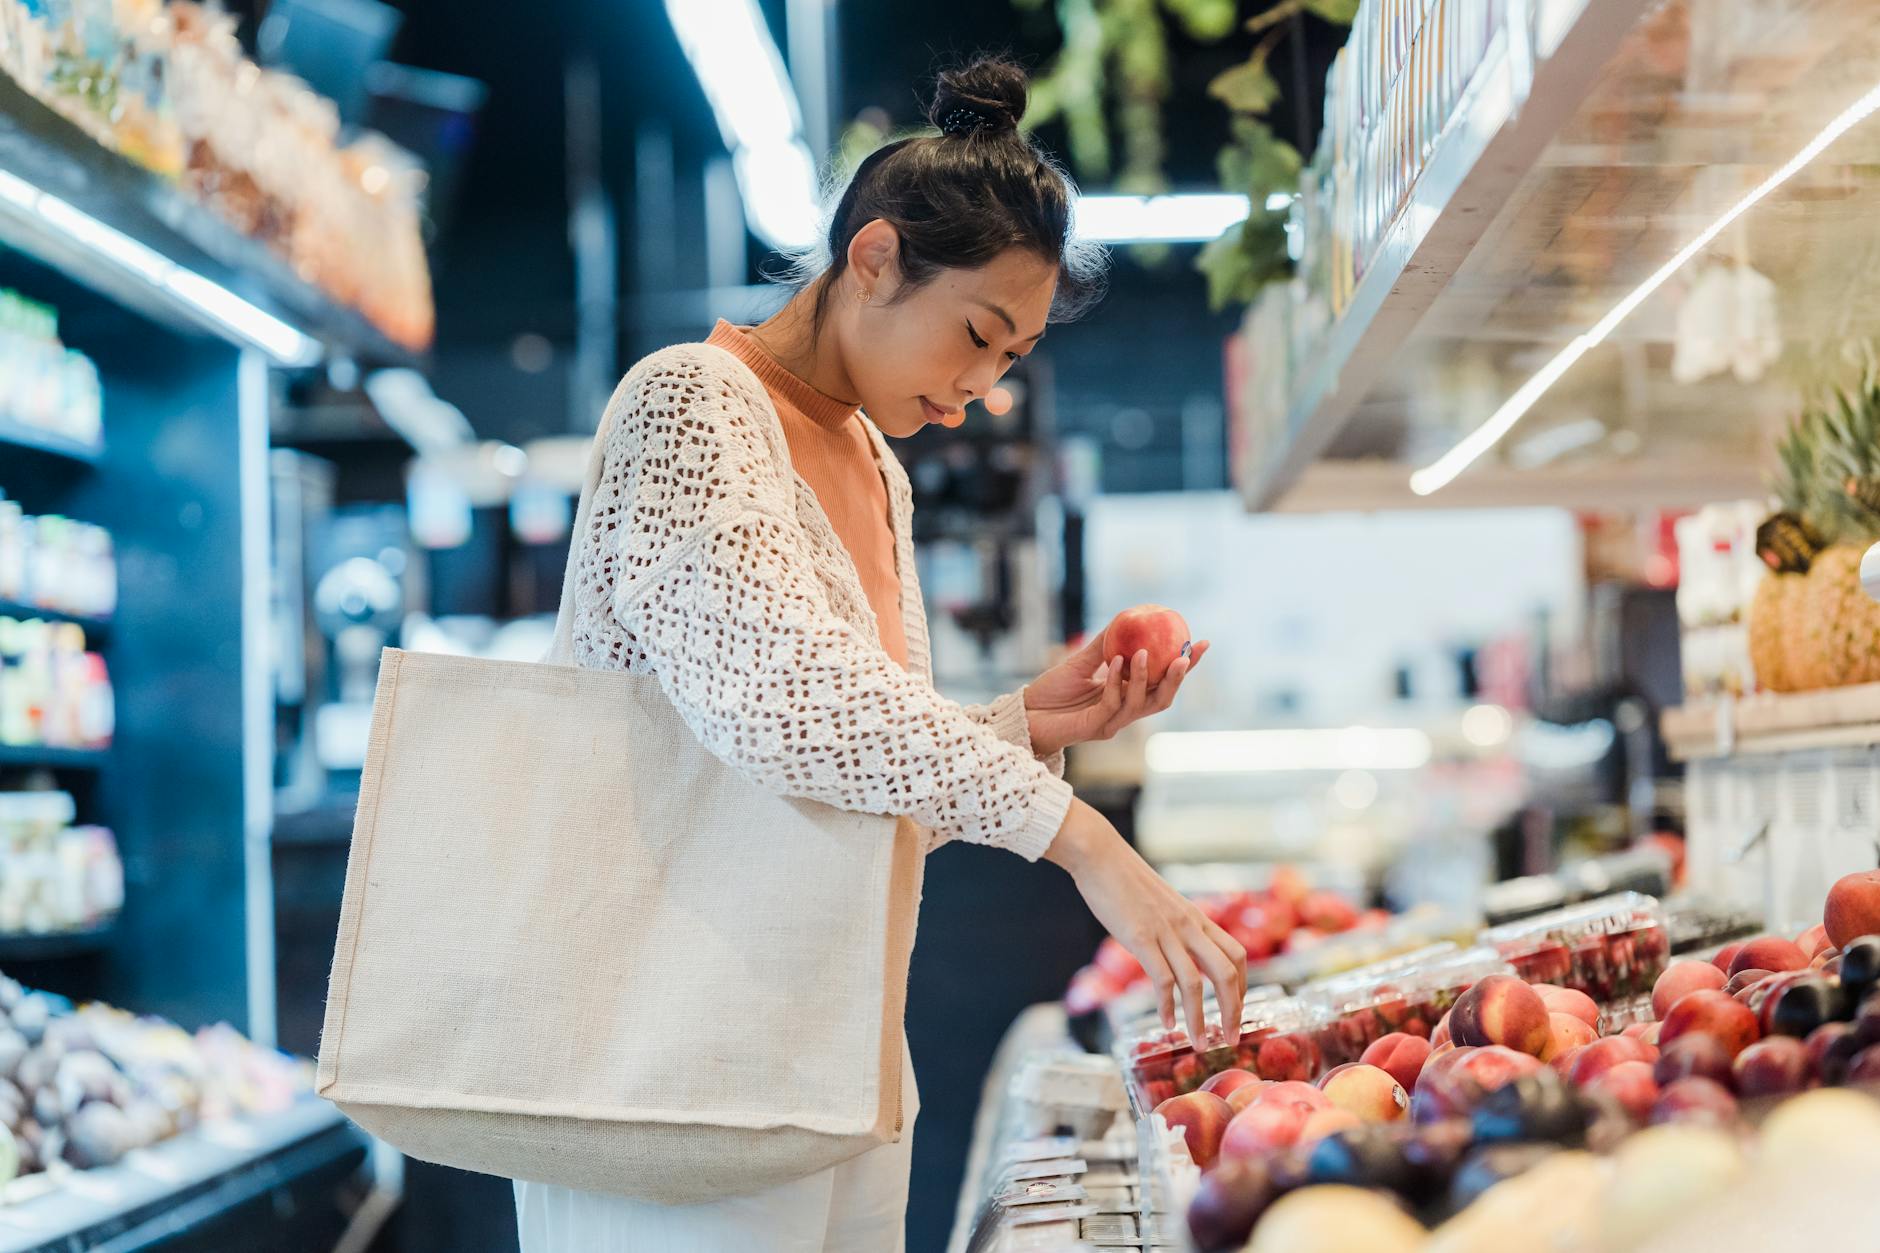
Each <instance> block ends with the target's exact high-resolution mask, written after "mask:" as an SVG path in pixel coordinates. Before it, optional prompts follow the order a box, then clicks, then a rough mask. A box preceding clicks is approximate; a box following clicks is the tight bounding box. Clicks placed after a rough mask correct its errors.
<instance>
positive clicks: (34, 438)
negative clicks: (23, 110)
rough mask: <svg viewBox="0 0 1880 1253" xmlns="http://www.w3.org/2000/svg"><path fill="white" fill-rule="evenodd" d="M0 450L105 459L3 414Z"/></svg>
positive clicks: (94, 448) (98, 449)
mask: <svg viewBox="0 0 1880 1253" xmlns="http://www.w3.org/2000/svg"><path fill="white" fill-rule="evenodd" d="M0 81H4V80H0ZM0 449H10V450H13V451H16V452H24V453H43V454H45V455H46V456H49V457H61V458H64V459H65V460H68V461H79V462H84V463H86V464H88V465H89V464H94V463H96V462H99V461H102V460H103V459H104V447H103V445H101V444H95V443H86V442H84V441H82V440H76V439H72V438H71V437H69V436H66V435H61V434H60V433H58V432H56V431H46V430H41V429H39V428H38V427H35V426H29V425H27V424H26V423H24V422H19V421H16V420H14V419H12V418H8V417H4V416H0Z"/></svg>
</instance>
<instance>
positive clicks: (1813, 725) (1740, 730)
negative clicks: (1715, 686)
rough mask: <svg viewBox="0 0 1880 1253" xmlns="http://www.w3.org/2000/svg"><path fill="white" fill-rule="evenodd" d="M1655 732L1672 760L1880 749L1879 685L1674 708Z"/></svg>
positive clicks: (1769, 694)
mask: <svg viewBox="0 0 1880 1253" xmlns="http://www.w3.org/2000/svg"><path fill="white" fill-rule="evenodd" d="M1659 727H1660V729H1661V730H1662V731H1663V733H1664V737H1665V746H1666V748H1667V749H1668V750H1669V752H1670V753H1671V756H1672V757H1673V758H1674V759H1675V760H1677V761H1697V760H1702V759H1705V758H1718V757H1732V756H1738V755H1742V754H1751V753H1789V752H1805V751H1808V750H1810V749H1821V748H1860V747H1866V746H1869V745H1875V744H1880V683H1869V684H1864V685H1862V686H1859V687H1837V688H1827V689H1824V690H1822V691H1818V692H1786V693H1778V692H1768V693H1761V694H1758V695H1755V696H1748V697H1744V698H1743V699H1741V700H1716V701H1701V702H1697V703H1693V704H1689V705H1680V706H1678V707H1676V708H1674V709H1667V710H1665V712H1664V713H1663V714H1662V715H1661V716H1660V719H1659Z"/></svg>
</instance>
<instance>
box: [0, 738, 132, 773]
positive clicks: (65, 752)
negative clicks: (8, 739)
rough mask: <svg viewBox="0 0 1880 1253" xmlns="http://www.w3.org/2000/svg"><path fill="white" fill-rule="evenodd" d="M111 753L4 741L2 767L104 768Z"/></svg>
mask: <svg viewBox="0 0 1880 1253" xmlns="http://www.w3.org/2000/svg"><path fill="white" fill-rule="evenodd" d="M110 756H111V752H110V750H109V749H104V748H51V747H47V746H45V745H36V744H0V770H14V769H34V768H43V769H46V770H53V771H67V770H73V771H85V772H87V773H90V772H93V771H98V770H102V769H104V766H105V763H106V762H107V761H109V760H110Z"/></svg>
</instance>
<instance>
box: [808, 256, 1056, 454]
mask: <svg viewBox="0 0 1880 1253" xmlns="http://www.w3.org/2000/svg"><path fill="white" fill-rule="evenodd" d="M898 250H899V238H898V236H897V234H896V232H895V230H894V228H893V227H892V226H890V225H888V223H886V222H883V221H875V222H871V223H869V224H868V225H867V226H865V227H863V228H862V230H861V231H859V232H857V234H856V237H855V241H854V243H853V244H852V245H851V246H850V249H849V258H850V263H849V267H848V269H847V270H846V271H844V273H843V274H842V276H841V279H840V281H839V284H838V286H837V289H836V291H835V292H834V293H832V295H831V296H830V299H831V300H832V301H835V302H838V305H839V308H840V313H839V314H838V333H839V334H840V335H841V336H842V341H841V342H842V355H843V362H844V365H845V367H846V373H847V374H848V377H849V381H850V382H851V383H852V384H853V385H854V388H855V395H856V396H858V397H859V398H860V399H861V402H862V407H863V408H864V409H866V410H867V411H868V416H869V418H870V420H872V421H873V422H874V424H875V425H876V426H877V427H879V428H881V432H882V434H884V435H890V436H894V437H897V438H900V437H905V436H908V435H912V434H914V433H916V432H917V431H920V430H922V429H923V428H925V427H926V426H927V424H928V423H930V422H938V423H941V424H943V425H946V426H958V425H959V424H960V423H961V422H963V421H964V420H965V413H964V410H965V407H966V404H967V402H968V401H973V400H983V399H985V396H986V393H987V392H989V391H991V390H992V385H993V384H994V383H996V382H998V381H999V379H1000V378H1002V377H1003V376H1004V375H1005V372H1006V371H1007V370H1009V369H1011V368H1012V364H1013V362H1015V361H1016V360H1017V359H1018V358H1020V357H1023V356H1024V355H1025V354H1026V353H1029V352H1030V351H1031V350H1032V349H1033V348H1034V347H1036V346H1037V343H1038V340H1039V337H1040V336H1042V335H1043V334H1044V328H1045V318H1046V317H1047V316H1048V315H1049V313H1050V311H1051V298H1052V296H1053V294H1054V293H1055V291H1056V289H1057V277H1058V270H1057V266H1056V265H1054V264H1052V263H1051V262H1049V261H1046V260H1045V259H1044V258H1043V257H1040V256H1038V255H1037V254H1036V253H1033V252H1030V251H1028V250H1025V249H1022V248H1008V249H1006V250H1005V251H1004V252H1003V253H1001V254H999V255H998V256H997V257H995V258H993V259H992V260H991V261H990V262H988V263H987V264H985V265H983V266H981V267H980V268H978V269H976V270H942V271H941V272H940V273H939V274H937V275H935V276H934V278H933V279H931V280H930V281H929V282H927V283H925V284H923V285H922V286H920V287H918V288H916V289H914V290H913V291H911V292H908V293H906V294H905V295H904V296H901V298H899V299H896V297H897V295H899V294H900V293H899V288H900V267H899V265H898V264H897V263H896V257H897V255H898ZM863 291H867V292H870V293H871V295H870V299H869V300H867V301H866V302H864V301H862V300H860V299H858V298H857V295H858V293H860V292H863Z"/></svg>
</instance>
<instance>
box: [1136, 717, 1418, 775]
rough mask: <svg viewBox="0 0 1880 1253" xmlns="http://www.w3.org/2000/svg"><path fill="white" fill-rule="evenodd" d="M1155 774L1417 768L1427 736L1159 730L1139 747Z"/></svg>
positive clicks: (1373, 730) (1369, 731)
mask: <svg viewBox="0 0 1880 1253" xmlns="http://www.w3.org/2000/svg"><path fill="white" fill-rule="evenodd" d="M1143 755H1144V760H1145V762H1146V763H1147V765H1148V767H1149V769H1151V770H1153V771H1155V772H1157V773H1158V774H1270V773H1280V772H1286V771H1298V770H1340V771H1343V770H1416V769H1419V768H1421V767H1422V766H1424V765H1427V764H1428V763H1429V760H1430V737H1429V736H1428V735H1426V734H1424V733H1423V732H1422V731H1418V730H1416V729H1414V728H1408V727H1403V728H1378V727H1345V728H1342V729H1324V728H1315V729H1309V730H1297V731H1160V732H1157V733H1156V734H1154V735H1151V736H1150V737H1149V742H1148V743H1147V744H1146V745H1145V746H1144V749H1143Z"/></svg>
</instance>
